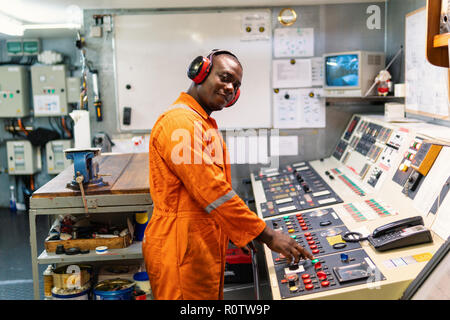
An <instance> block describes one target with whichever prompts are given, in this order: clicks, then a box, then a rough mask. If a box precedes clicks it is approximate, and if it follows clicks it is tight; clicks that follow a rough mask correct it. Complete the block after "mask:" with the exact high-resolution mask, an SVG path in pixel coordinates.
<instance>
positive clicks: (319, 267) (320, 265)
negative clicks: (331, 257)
mask: <svg viewBox="0 0 450 320" xmlns="http://www.w3.org/2000/svg"><path fill="white" fill-rule="evenodd" d="M317 251H319V250H317ZM321 268H322V264H321V263H320V262H317V263H316V264H315V265H314V269H321Z"/></svg>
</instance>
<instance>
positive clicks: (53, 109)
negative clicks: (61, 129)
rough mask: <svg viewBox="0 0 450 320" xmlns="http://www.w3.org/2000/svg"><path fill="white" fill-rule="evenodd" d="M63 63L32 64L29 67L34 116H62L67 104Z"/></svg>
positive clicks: (65, 112) (65, 111)
mask: <svg viewBox="0 0 450 320" xmlns="http://www.w3.org/2000/svg"><path fill="white" fill-rule="evenodd" d="M66 74H67V71H66V66H65V65H62V64H60V65H51V66H47V65H34V66H32V67H31V86H32V89H33V90H32V91H33V107H34V116H35V117H52V116H64V115H67V114H68V113H69V110H68V105H67V89H66Z"/></svg>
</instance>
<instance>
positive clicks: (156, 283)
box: [142, 93, 266, 300]
mask: <svg viewBox="0 0 450 320" xmlns="http://www.w3.org/2000/svg"><path fill="white" fill-rule="evenodd" d="M224 159H225V160H226V161H224ZM227 159H229V155H228V152H227V150H226V145H225V143H224V142H223V138H222V136H221V135H220V132H219V131H218V130H217V124H216V121H215V120H214V119H213V118H211V117H209V116H208V114H207V113H206V112H205V111H204V110H203V108H202V107H201V106H200V105H199V104H198V103H197V101H196V100H195V99H194V98H192V97H191V96H190V95H188V94H187V93H181V94H180V96H179V98H178V99H177V100H176V101H175V103H174V104H173V105H172V109H170V110H169V111H166V112H165V113H163V114H162V115H161V116H160V117H159V118H158V120H157V121H156V123H155V125H154V127H153V129H152V132H151V136H150V147H149V162H150V193H151V196H152V200H153V204H154V209H153V214H152V217H151V219H150V221H149V224H148V226H147V228H146V230H145V236H144V240H143V243H142V252H143V256H144V260H145V264H146V269H147V273H148V276H149V280H150V284H151V287H152V292H153V295H154V298H155V299H164V300H174V299H183V300H200V299H201V300H215V299H223V284H224V269H225V258H226V249H227V248H228V241H229V239H231V240H232V241H233V243H234V244H235V245H237V246H239V247H243V246H245V245H247V244H248V243H249V242H250V241H251V240H253V239H254V238H255V237H257V236H258V235H259V234H260V233H261V232H262V231H263V230H264V228H265V225H266V224H265V222H264V221H263V220H261V219H260V218H258V217H257V216H256V214H255V213H253V212H252V211H250V209H249V208H248V207H247V206H246V205H245V203H244V202H243V201H242V199H240V198H239V196H238V195H236V194H235V193H234V191H233V189H232V186H231V174H230V164H229V161H228V160H227Z"/></svg>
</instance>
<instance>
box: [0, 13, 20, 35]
mask: <svg viewBox="0 0 450 320" xmlns="http://www.w3.org/2000/svg"><path fill="white" fill-rule="evenodd" d="M0 33H3V34H7V35H10V36H23V25H22V23H21V22H20V21H18V20H16V19H14V18H11V17H9V16H7V15H5V14H3V13H1V12H0Z"/></svg>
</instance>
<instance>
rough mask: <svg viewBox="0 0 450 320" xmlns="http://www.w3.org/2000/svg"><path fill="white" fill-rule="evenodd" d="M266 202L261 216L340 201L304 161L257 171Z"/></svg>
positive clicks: (262, 207)
mask: <svg viewBox="0 0 450 320" xmlns="http://www.w3.org/2000/svg"><path fill="white" fill-rule="evenodd" d="M257 180H259V181H261V183H262V187H263V189H264V193H265V198H266V201H265V202H264V203H261V211H262V215H263V216H264V217H270V216H276V215H280V214H286V213H290V212H296V211H302V210H307V209H312V208H318V207H322V206H326V205H330V204H334V203H339V202H342V200H341V198H340V197H339V196H338V195H337V194H336V193H335V192H334V191H333V189H331V188H330V187H329V185H328V184H327V183H326V182H325V181H324V180H323V179H322V178H321V177H320V175H319V174H317V172H316V171H315V170H314V169H313V168H312V167H311V166H310V165H309V163H308V162H298V163H294V164H292V165H288V166H286V167H284V168H281V169H280V170H278V169H277V170H270V171H264V170H263V171H261V172H260V174H259V175H258V177H257Z"/></svg>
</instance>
